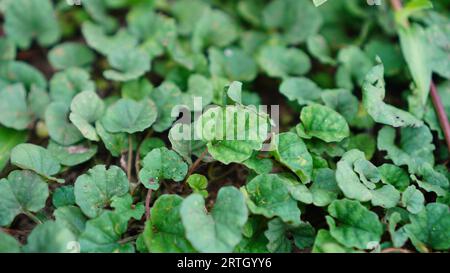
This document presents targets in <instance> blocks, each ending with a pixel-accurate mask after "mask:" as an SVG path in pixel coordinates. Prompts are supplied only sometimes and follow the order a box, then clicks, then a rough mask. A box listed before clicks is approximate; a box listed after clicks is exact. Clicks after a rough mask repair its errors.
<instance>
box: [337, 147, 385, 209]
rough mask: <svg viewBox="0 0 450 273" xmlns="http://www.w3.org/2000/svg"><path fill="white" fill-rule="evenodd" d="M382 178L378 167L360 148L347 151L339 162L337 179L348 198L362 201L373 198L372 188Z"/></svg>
mask: <svg viewBox="0 0 450 273" xmlns="http://www.w3.org/2000/svg"><path fill="white" fill-rule="evenodd" d="M380 179H381V175H380V174H379V172H378V169H377V168H376V167H375V166H374V165H373V164H372V163H371V162H370V161H367V160H366V159H365V156H364V153H362V152H361V151H359V150H350V151H348V152H346V153H345V154H344V155H343V156H342V158H341V160H340V161H339V162H338V163H337V169H336V181H337V184H338V186H339V188H340V189H341V190H342V192H343V193H344V195H345V196H346V197H348V198H351V199H356V200H359V201H361V202H365V201H369V200H371V199H372V197H373V193H372V192H371V190H373V189H375V184H374V183H377V182H378V181H379V180H380ZM369 180H370V181H369Z"/></svg>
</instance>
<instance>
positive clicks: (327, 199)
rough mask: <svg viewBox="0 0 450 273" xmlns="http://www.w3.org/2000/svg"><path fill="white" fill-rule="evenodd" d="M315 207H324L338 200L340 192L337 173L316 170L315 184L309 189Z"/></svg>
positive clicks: (327, 170)
mask: <svg viewBox="0 0 450 273" xmlns="http://www.w3.org/2000/svg"><path fill="white" fill-rule="evenodd" d="M309 191H310V192H311V194H312V199H313V200H312V202H313V204H314V205H315V206H318V207H324V206H327V205H328V204H330V203H331V202H333V201H334V200H336V199H337V197H338V195H339V193H340V190H339V187H338V185H337V183H336V178H335V171H333V170H331V169H328V168H322V169H317V170H315V175H314V178H313V183H312V185H311V187H310V188H309Z"/></svg>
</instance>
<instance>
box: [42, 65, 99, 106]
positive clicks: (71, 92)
mask: <svg viewBox="0 0 450 273" xmlns="http://www.w3.org/2000/svg"><path fill="white" fill-rule="evenodd" d="M82 91H93V92H95V85H94V82H93V81H91V78H90V75H89V73H87V72H86V71H84V70H83V69H81V68H77V67H71V68H68V69H66V70H63V71H61V72H58V73H56V74H55V75H54V76H53V77H52V79H51V81H50V97H51V98H52V100H54V101H58V102H64V103H65V104H67V105H70V102H71V101H72V98H73V97H75V95H76V94H78V93H80V92H82Z"/></svg>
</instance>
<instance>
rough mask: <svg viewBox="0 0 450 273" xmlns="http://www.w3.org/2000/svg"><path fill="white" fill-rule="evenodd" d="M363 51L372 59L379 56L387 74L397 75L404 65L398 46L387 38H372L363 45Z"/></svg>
mask: <svg viewBox="0 0 450 273" xmlns="http://www.w3.org/2000/svg"><path fill="white" fill-rule="evenodd" d="M364 51H365V52H366V54H367V55H369V56H370V58H371V59H372V60H375V59H376V57H377V56H378V57H380V59H381V60H382V61H383V64H384V69H385V73H386V75H387V76H395V75H397V74H398V73H399V72H400V71H402V69H403V67H404V65H405V61H404V59H403V56H402V55H401V51H400V47H399V46H398V45H396V44H393V43H392V42H391V41H389V40H388V39H372V40H371V41H369V42H368V43H367V44H366V45H365V47H364Z"/></svg>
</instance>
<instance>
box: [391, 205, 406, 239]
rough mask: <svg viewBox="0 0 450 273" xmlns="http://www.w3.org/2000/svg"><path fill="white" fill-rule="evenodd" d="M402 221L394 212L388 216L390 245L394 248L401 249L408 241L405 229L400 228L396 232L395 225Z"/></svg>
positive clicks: (398, 214)
mask: <svg viewBox="0 0 450 273" xmlns="http://www.w3.org/2000/svg"><path fill="white" fill-rule="evenodd" d="M401 220H402V217H401V215H400V213H398V212H394V213H392V214H391V215H390V216H389V220H388V222H389V225H388V227H389V233H390V235H391V239H392V243H393V245H394V247H402V246H403V245H404V244H405V243H406V241H407V240H408V235H407V234H406V231H405V228H404V227H400V228H398V229H397V230H396V227H397V224H399V223H400V222H401Z"/></svg>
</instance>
